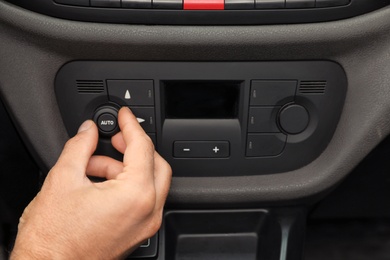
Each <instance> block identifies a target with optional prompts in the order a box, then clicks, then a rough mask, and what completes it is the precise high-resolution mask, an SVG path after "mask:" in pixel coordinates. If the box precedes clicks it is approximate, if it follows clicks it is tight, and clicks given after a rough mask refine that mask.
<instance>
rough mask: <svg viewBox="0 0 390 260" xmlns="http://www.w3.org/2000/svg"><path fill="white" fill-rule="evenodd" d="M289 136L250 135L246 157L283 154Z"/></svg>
mask: <svg viewBox="0 0 390 260" xmlns="http://www.w3.org/2000/svg"><path fill="white" fill-rule="evenodd" d="M286 139H287V136H286V135H284V134H248V141H247V146H246V156H248V157H262V156H276V155H279V154H281V153H282V152H283V149H284V146H285V144H286Z"/></svg>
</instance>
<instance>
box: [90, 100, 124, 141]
mask: <svg viewBox="0 0 390 260" xmlns="http://www.w3.org/2000/svg"><path fill="white" fill-rule="evenodd" d="M93 120H94V121H95V123H96V125H97V127H98V129H99V132H100V133H101V134H102V135H106V136H112V135H114V134H116V133H117V132H118V130H119V127H118V109H117V108H115V107H113V106H103V107H100V108H98V109H97V110H96V111H95V115H94V116H93Z"/></svg>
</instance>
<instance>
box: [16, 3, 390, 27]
mask: <svg viewBox="0 0 390 260" xmlns="http://www.w3.org/2000/svg"><path fill="white" fill-rule="evenodd" d="M9 1H10V2H14V3H15V4H18V5H20V6H22V7H24V8H27V9H29V10H32V11H35V12H39V13H42V14H46V15H50V16H53V17H58V18H65V19H70V20H77V21H89V22H104V23H129V24H198V25H202V24H204V25H218V24H220V25H222V24H225V25H229V24H230V25H234V24H286V23H308V22H324V21H332V20H338V19H345V18H349V17H353V16H357V15H360V14H363V13H367V12H370V11H373V10H375V9H378V8H381V7H383V6H386V5H388V4H389V3H388V1H387V0H352V2H351V3H350V4H349V5H346V6H336V7H326V8H302V9H299V8H298V9H266V10H256V9H254V10H253V9H252V10H224V11H221V10H207V11H204V10H184V11H183V10H168V9H125V8H94V7H81V6H69V5H60V4H56V3H55V2H53V1H52V0H34V1H31V0H9ZM193 1H195V0H193ZM204 1H207V0H204ZM204 1H203V2H204ZM214 1H219V0H213V2H214ZM200 6H202V7H205V6H204V5H198V7H200ZM207 9H211V8H207Z"/></svg>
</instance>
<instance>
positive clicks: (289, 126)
mask: <svg viewBox="0 0 390 260" xmlns="http://www.w3.org/2000/svg"><path fill="white" fill-rule="evenodd" d="M309 120H310V116H309V113H308V112H307V110H306V108H304V107H303V106H300V105H296V104H294V105H289V106H287V107H284V108H283V109H282V110H281V112H280V114H279V124H280V127H281V128H282V129H283V131H284V132H286V133H288V134H299V133H301V132H303V131H305V129H306V127H307V125H308V124H309Z"/></svg>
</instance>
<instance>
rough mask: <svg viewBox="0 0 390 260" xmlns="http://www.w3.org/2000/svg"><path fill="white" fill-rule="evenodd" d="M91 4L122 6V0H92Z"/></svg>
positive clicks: (97, 5)
mask: <svg viewBox="0 0 390 260" xmlns="http://www.w3.org/2000/svg"><path fill="white" fill-rule="evenodd" d="M91 6H96V7H121V0H91Z"/></svg>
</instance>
